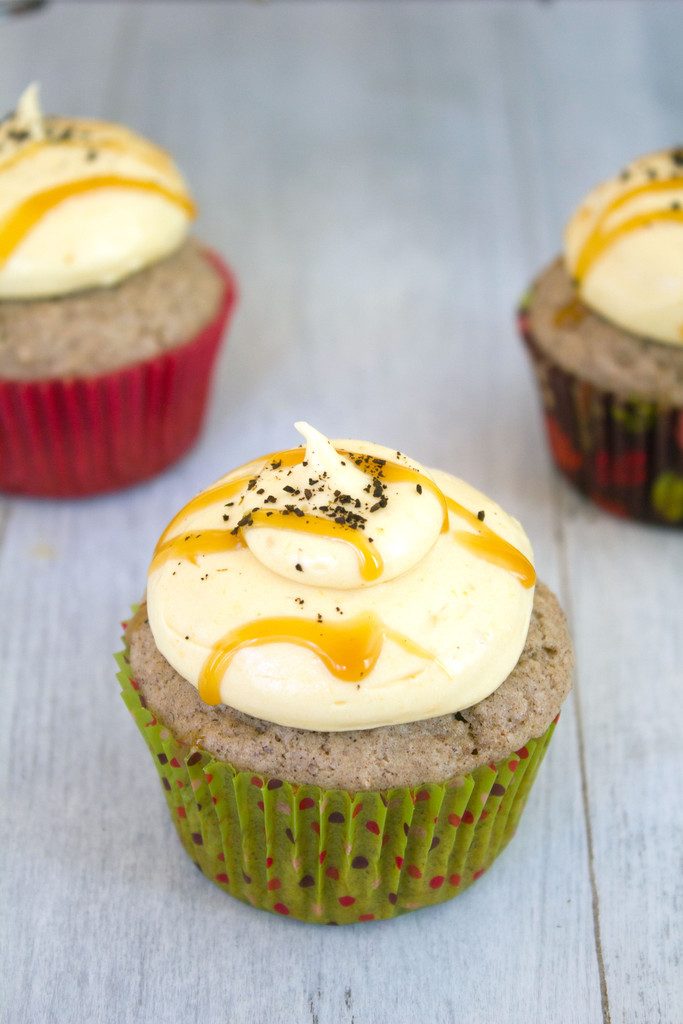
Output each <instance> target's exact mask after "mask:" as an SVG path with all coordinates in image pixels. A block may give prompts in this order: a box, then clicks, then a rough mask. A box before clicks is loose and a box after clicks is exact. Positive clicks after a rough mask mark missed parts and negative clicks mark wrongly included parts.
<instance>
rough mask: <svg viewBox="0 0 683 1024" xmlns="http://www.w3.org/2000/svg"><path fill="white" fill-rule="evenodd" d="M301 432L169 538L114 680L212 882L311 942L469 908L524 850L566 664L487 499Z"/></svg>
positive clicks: (443, 476) (189, 846) (523, 551)
mask: <svg viewBox="0 0 683 1024" xmlns="http://www.w3.org/2000/svg"><path fill="white" fill-rule="evenodd" d="M297 427H298V429H299V431H300V432H301V434H302V435H303V437H304V439H305V442H306V444H305V447H297V448H293V449H289V450H286V451H281V452H277V453H275V454H271V455H268V456H263V457H262V458H259V459H255V460H254V461H253V462H250V463H248V464H247V465H245V466H242V467H240V468H239V469H237V470H233V471H232V472H231V473H228V474H227V476H224V477H223V478H222V479H221V480H219V481H218V482H217V483H216V484H214V485H213V486H212V487H210V488H208V489H207V490H205V491H202V492H201V493H200V494H199V495H198V496H197V497H196V498H194V499H193V500H192V501H190V503H189V504H188V505H186V506H185V507H184V508H183V509H182V510H181V511H180V512H179V513H178V514H177V515H176V516H175V517H174V519H173V520H172V521H171V523H170V524H169V526H168V527H167V528H166V530H165V531H164V533H163V534H162V536H161V538H160V540H159V542H158V544H157V546H156V550H155V552H154V554H153V557H152V560H151V564H150V569H149V575H148V581H147V595H146V600H143V602H142V604H141V605H140V606H139V608H138V609H137V610H136V611H135V614H134V615H133V618H132V619H131V621H130V622H129V623H128V625H127V628H126V633H125V650H124V651H123V652H122V654H120V655H119V656H118V661H119V665H120V669H121V671H120V673H119V679H120V682H121V687H122V691H123V698H124V700H125V702H126V704H127V706H128V708H129V709H130V711H131V713H132V715H133V718H134V719H135V721H136V723H137V725H138V727H139V729H140V732H141V733H142V736H143V737H144V739H145V741H146V743H147V745H148V747H149V749H150V752H151V754H152V759H153V761H154V764H155V766H156V768H157V770H158V772H159V776H160V779H161V784H162V786H163V791H164V794H165V796H166V799H167V802H168V808H169V811H170V814H171V818H172V820H173V823H174V825H175V827H176V829H177V832H178V835H179V836H180V840H181V842H182V844H183V846H184V847H185V849H186V851H187V852H188V854H189V855H190V856H191V857H192V859H193V860H194V862H195V864H196V865H197V867H198V868H199V869H200V870H201V871H202V872H203V873H204V874H205V875H206V876H207V878H209V879H211V880H212V881H213V882H215V883H216V885H218V886H219V887H220V888H221V889H223V890H224V891H225V892H228V893H230V894H231V895H233V896H235V897H237V898H238V899H241V900H244V901H247V902H248V903H251V904H252V905H253V906H255V907H260V908H262V909H265V910H270V911H273V912H275V913H278V914H282V915H285V916H287V915H291V916H292V917H295V918H299V919H300V920H303V921H310V922H319V923H327V924H344V923H350V922H354V921H370V920H375V919H382V918H390V917H394V916H396V915H398V914H402V913H404V912H406V911H409V910H415V909H417V908H420V907H424V906H428V905H431V904H435V903H439V902H441V901H443V900H446V899H449V898H451V897H453V896H455V895H456V894H458V893H460V892H462V891H463V890H464V889H465V888H466V887H467V886H468V885H470V883H471V882H473V881H474V880H475V879H477V878H479V876H480V875H481V874H482V873H483V872H484V871H485V870H486V869H487V868H488V867H489V866H490V865H491V863H492V862H493V860H494V859H495V858H496V857H497V855H498V854H499V853H500V851H501V850H502V849H503V848H504V846H505V845H506V844H507V842H508V841H509V840H510V839H511V837H512V835H513V834H514V831H515V829H516V826H517V822H518V819H519V816H520V813H521V811H522V808H523V807H524V803H525V801H526V798H527V795H528V792H529V789H530V786H531V783H532V782H533V779H534V776H535V774H536V771H537V769H538V766H539V764H540V762H541V760H542V758H543V755H544V753H545V749H546V746H547V744H548V742H549V740H550V737H551V734H552V732H553V728H554V725H555V722H556V721H557V717H558V714H559V711H560V706H561V704H562V702H563V700H564V699H565V697H566V696H567V693H568V691H569V689H570V686H571V666H572V654H571V644H570V640H569V637H568V634H567V627H566V623H565V619H564V616H563V614H562V612H561V610H560V608H559V606H558V603H557V601H556V599H555V597H554V596H553V595H552V594H551V592H550V591H549V590H548V589H547V587H545V586H543V584H540V583H539V584H538V585H535V580H536V577H535V571H534V567H533V561H532V559H533V556H532V551H531V546H530V544H529V541H528V539H527V537H526V534H525V533H524V531H523V529H522V527H521V526H520V524H519V523H518V522H517V521H516V520H514V519H512V518H511V517H510V516H508V515H506V513H505V512H504V511H503V510H502V509H501V508H500V507H499V506H498V505H496V504H495V503H494V502H493V501H491V500H490V499H489V498H487V497H486V496H485V495H483V494H481V493H480V492H479V491H477V490H475V489H474V488H473V487H470V486H469V485H468V484H466V483H464V482H463V481H462V480H458V479H456V478H455V477H453V476H450V475H449V474H447V473H443V472H437V471H427V470H426V469H424V468H423V467H421V466H420V465H419V464H418V463H417V462H415V461H414V460H412V459H410V458H408V457H407V456H406V455H404V454H402V453H401V452H397V451H392V450H389V449H387V448H383V447H380V446H378V445H374V444H369V443H366V442H361V441H335V442H330V441H329V440H328V439H327V438H326V437H324V436H323V435H322V434H320V433H319V432H318V431H316V430H314V429H313V428H312V427H310V426H309V425H308V424H305V423H301V424H297ZM162 855H164V856H165V855H166V854H165V852H164V853H162Z"/></svg>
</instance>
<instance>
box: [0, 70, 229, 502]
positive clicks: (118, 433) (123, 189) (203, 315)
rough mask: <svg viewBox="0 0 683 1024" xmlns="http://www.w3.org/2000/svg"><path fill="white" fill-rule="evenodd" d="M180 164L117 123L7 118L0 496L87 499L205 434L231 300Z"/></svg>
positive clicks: (0, 237)
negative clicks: (198, 227) (194, 226)
mask: <svg viewBox="0 0 683 1024" xmlns="http://www.w3.org/2000/svg"><path fill="white" fill-rule="evenodd" d="M194 215H195V208H194V204H193V202H192V199H191V197H190V195H189V193H188V190H187V186H186V185H185V182H184V181H183V179H182V177H181V175H180V173H179V172H178V170H177V168H176V167H175V165H174V164H173V162H172V161H171V159H170V157H169V156H168V155H167V154H166V153H165V152H164V151H163V150H161V149H159V148H158V147H157V146H154V145H152V143H150V142H147V141H146V140H145V139H143V138H141V137H140V136H138V135H135V134H134V133H133V132H131V131H129V130H128V129H126V128H123V127H121V126H119V125H114V124H106V123H103V122H99V121H87V120H81V119H78V120H76V119H72V118H68V119H67V118H62V117H47V116H43V114H42V113H41V110H40V106H39V103H38V97H37V90H36V88H35V86H31V87H30V88H29V89H27V90H26V92H25V93H24V95H23V96H22V98H21V100H20V101H19V104H18V106H17V109H16V110H15V111H14V112H13V113H12V114H10V115H9V116H8V117H6V118H5V119H4V121H2V122H0V490H5V491H12V492H17V493H22V494H34V495H55V496H61V495H63V496H67V495H84V494H93V493H95V492H98V491H105V490H112V489H115V488H119V487H124V486H127V485H128V484H132V483H135V482H136V481H139V480H142V479H144V478H145V477H148V476H150V475H151V474H153V473H156V472H158V471H159V470H161V469H163V467H164V466H166V465H168V464H169V463H170V462H172V461H173V460H174V459H177V458H178V457H179V456H180V455H182V454H183V453H184V452H186V451H187V449H188V448H189V447H190V446H191V445H192V443H193V442H194V441H195V439H196V438H197V435H198V432H199V429H200V426H201V422H202V418H203V414H204V408H205V404H206V398H207V392H208V387H209V382H210V377H211V373H212V368H213V364H214V361H215V357H216V353H217V350H218V346H219V343H220V340H221V336H222V334H223V330H224V328H225V326H226V322H227V320H228V317H229V315H230V312H231V309H232V306H233V304H234V301H235V284H234V281H233V279H232V276H231V274H230V272H229V271H228V269H227V267H226V266H225V265H224V264H223V263H222V262H221V260H220V259H219V257H218V256H217V255H216V254H215V253H213V252H211V251H209V250H207V249H205V248H204V247H203V246H201V245H200V244H199V243H198V242H196V241H195V240H193V239H191V238H190V237H189V228H190V224H191V222H192V220H193V218H194Z"/></svg>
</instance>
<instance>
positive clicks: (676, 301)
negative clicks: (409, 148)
mask: <svg viewBox="0 0 683 1024" xmlns="http://www.w3.org/2000/svg"><path fill="white" fill-rule="evenodd" d="M564 251H565V262H566V265H567V269H568V271H569V273H570V275H571V276H572V277H573V278H574V280H575V281H576V284H577V287H578V290H579V294H580V297H581V298H582V299H583V301H584V302H585V303H586V305H587V306H590V307H591V309H593V310H594V311H595V312H596V313H599V314H600V315H602V316H603V317H605V319H607V320H609V321H611V322H612V323H614V324H616V325H617V326H619V327H621V328H623V329H624V330H626V331H630V332H631V333H633V334H637V335H641V336H645V337H647V338H653V339H655V340H657V341H662V342H667V343H670V344H678V345H683V148H677V149H673V150H662V151H661V152H658V153H651V154H649V155H647V156H642V157H639V158H638V159H637V160H634V161H633V163H631V164H629V165H628V167H626V169H625V170H623V171H622V172H621V174H619V175H618V176H617V177H615V178H612V179H610V180H609V181H606V182H603V183H602V184H600V185H598V186H597V188H595V189H593V191H592V192H590V193H589V195H588V196H587V197H586V198H585V199H584V201H583V203H582V204H581V206H580V207H579V208H578V210H577V211H576V212H575V213H574V215H573V216H572V218H571V219H570V221H569V223H568V225H567V228H566V231H565V249H564Z"/></svg>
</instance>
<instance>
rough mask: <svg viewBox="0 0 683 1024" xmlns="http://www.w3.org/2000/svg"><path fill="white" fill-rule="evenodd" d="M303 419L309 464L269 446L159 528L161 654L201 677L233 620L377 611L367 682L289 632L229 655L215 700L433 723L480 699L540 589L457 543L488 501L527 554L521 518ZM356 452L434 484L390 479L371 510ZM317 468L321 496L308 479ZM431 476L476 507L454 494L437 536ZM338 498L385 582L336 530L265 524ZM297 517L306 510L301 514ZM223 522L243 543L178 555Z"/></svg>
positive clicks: (319, 718) (487, 509)
mask: <svg viewBox="0 0 683 1024" xmlns="http://www.w3.org/2000/svg"><path fill="white" fill-rule="evenodd" d="M299 427H300V430H301V431H302V433H303V434H304V436H305V437H306V439H307V442H308V444H307V448H306V452H305V459H304V461H303V462H302V463H301V465H299V466H290V467H287V466H286V465H285V461H286V460H284V461H283V460H280V459H279V458H278V457H277V456H276V457H269V458H267V459H259V460H256V461H255V462H253V463H250V464H249V465H247V466H246V467H241V468H240V469H239V470H235V471H233V472H232V473H229V474H228V475H227V476H225V477H223V478H222V480H221V481H219V482H218V484H215V485H213V487H212V488H209V489H208V490H207V491H206V492H202V495H200V496H199V498H198V499H196V500H195V504H194V508H193V507H191V506H192V503H190V506H188V511H185V510H183V511H182V512H181V513H179V514H178V516H176V518H175V519H174V520H173V522H172V523H171V524H170V527H169V528H168V529H167V530H166V532H165V533H164V535H163V536H162V538H161V541H160V544H159V546H158V548H157V551H161V556H159V557H157V558H155V560H154V561H153V563H152V566H151V568H150V573H149V579H148V592H147V607H148V614H149V622H150V626H151V629H152V632H153V635H154V639H155V642H156V645H157V647H158V648H159V650H160V651H161V653H162V654H163V655H164V657H165V658H166V660H167V661H168V662H169V663H170V664H171V665H172V666H173V667H174V668H175V669H176V670H177V671H178V672H179V673H180V674H181V675H182V676H183V677H184V678H185V679H187V680H189V681H190V682H191V683H192V684H193V685H195V686H199V684H200V677H201V676H202V671H203V670H204V669H205V666H206V664H207V659H209V658H210V655H211V653H212V651H213V650H214V649H215V647H216V645H217V644H218V643H219V642H220V640H221V638H224V637H225V635H226V633H228V632H230V631H232V630H236V629H239V628H240V627H245V626H247V625H249V624H254V623H257V624H258V623H263V622H264V621H266V620H274V619H276V618H277V617H282V616H285V617H287V621H291V620H292V619H294V620H296V621H297V623H298V622H302V623H308V624H310V623H315V622H320V623H323V624H335V623H336V624H340V623H348V622H354V621H361V620H363V618H364V617H365V618H366V619H367V617H368V616H370V617H374V619H375V620H377V621H381V623H382V628H383V630H384V641H383V643H382V644H381V651H380V653H379V656H378V658H377V660H376V663H375V664H374V667H372V669H371V670H370V671H369V672H368V673H367V674H366V675H364V676H363V678H362V679H358V680H355V679H354V680H353V681H348V680H347V679H342V678H339V677H338V676H337V675H335V674H333V673H332V671H330V669H329V668H328V667H327V666H326V664H325V663H324V661H323V660H322V658H321V657H319V656H318V655H317V654H316V653H315V651H314V650H311V649H310V648H306V647H304V646H301V645H298V644H296V643H294V642H287V641H286V640H283V639H282V638H280V639H276V640H275V641H274V642H268V643H258V644H247V645H245V646H243V647H241V648H240V649H239V650H237V651H236V653H234V656H233V657H232V660H231V661H230V662H229V664H228V666H227V668H226V670H225V672H224V674H223V675H222V677H221V678H220V680H219V686H220V689H219V692H220V700H221V702H223V703H226V704H229V705H231V706H232V707H234V708H237V709H238V710H240V711H243V712H245V713H247V714H249V715H253V716H255V717H257V718H262V719H265V720H267V721H271V722H276V723H279V724H282V725H290V726H294V727H298V728H303V729H314V730H333V731H339V730H348V729H365V728H372V727H375V726H382V725H393V724H397V723H401V722H410V721H417V720H420V719H424V718H431V717H434V716H436V715H442V714H445V713H448V712H455V711H458V710H460V709H462V708H466V707H470V706H471V705H473V704H475V703H477V702H478V701H480V700H482V699H483V698H484V697H486V696H487V695H488V694H489V693H491V692H492V691H493V690H495V689H496V688H497V687H498V686H499V685H500V684H501V683H502V682H503V680H504V679H506V678H507V676H508V675H509V673H510V672H511V670H512V669H513V667H514V666H515V664H516V662H517V660H518V658H519V656H520V653H521V651H522V649H523V647H524V643H525V640H526V635H527V632H528V627H529V619H530V616H531V608H532V604H533V586H532V585H529V583H531V582H532V581H527V585H526V586H523V585H522V583H521V582H520V579H519V578H518V576H517V575H515V574H514V573H513V572H511V571H510V569H509V568H508V567H506V566H505V565H501V564H496V560H495V558H494V559H493V560H489V558H487V557H486V556H485V555H484V556H482V553H480V552H479V551H477V550H473V549H472V548H471V547H470V546H468V544H467V543H463V540H462V538H463V537H464V538H465V540H467V539H468V538H469V539H470V540H471V539H472V536H473V535H474V534H475V533H476V524H477V523H478V521H479V520H478V519H477V518H476V516H477V513H479V512H480V510H481V513H483V514H484V515H485V520H484V521H485V523H486V525H487V527H488V528H489V529H490V530H493V531H494V533H495V535H497V537H498V538H502V540H503V541H505V542H508V544H509V545H513V546H514V548H515V549H517V552H515V553H516V554H518V553H519V552H521V553H522V554H523V555H524V556H526V558H528V559H531V558H532V552H531V546H530V544H529V540H528V538H527V536H526V534H525V533H524V531H523V529H522V527H521V526H520V525H519V523H518V522H517V521H516V520H514V519H512V518H511V517H510V516H508V515H506V513H505V512H503V510H502V509H501V508H499V507H498V506H497V505H496V504H495V503H494V502H492V501H491V500H490V499H489V498H487V497H485V496H484V495H483V494H481V493H480V492H478V491H476V490H475V489H474V488H472V487H470V486H469V485H468V484H466V483H464V482H463V481H461V480H458V479H456V478H455V477H452V476H450V475H448V474H447V473H442V472H437V471H433V472H432V473H431V474H428V473H427V472H426V471H425V470H423V469H421V467H419V465H418V464H417V463H414V462H412V461H411V460H408V459H406V458H405V456H402V455H400V454H399V453H396V452H394V451H390V450H388V449H386V448H382V447H380V446H378V445H373V444H369V443H366V442H361V441H335V442H333V445H334V448H332V446H331V445H330V443H329V442H327V440H326V439H325V438H324V437H323V436H322V435H321V434H319V433H318V432H317V431H314V430H313V429H312V428H311V427H308V425H306V424H300V425H299ZM334 449H336V451H335V450H334ZM347 452H351V453H357V454H358V455H360V456H366V457H367V459H366V461H365V462H362V460H361V462H362V465H365V467H366V469H370V467H371V466H373V465H379V463H376V462H373V461H372V460H378V459H379V460H388V461H390V462H392V463H394V464H396V463H397V464H398V465H399V466H401V467H407V468H413V469H415V468H417V469H419V471H420V472H421V473H422V474H423V476H422V478H421V479H422V480H423V481H424V482H425V486H422V485H420V489H419V490H418V485H417V484H416V483H415V478H412V479H406V480H404V481H402V482H399V481H396V482H394V483H392V482H391V480H390V479H389V477H387V483H386V485H384V486H385V488H386V489H385V490H383V491H382V493H383V494H384V495H385V496H386V497H387V501H386V504H385V505H383V506H381V507H380V508H377V509H375V511H374V512H371V511H370V510H369V509H366V503H365V502H364V499H365V498H366V497H367V493H366V492H365V490H364V488H366V487H367V486H368V484H369V485H370V487H371V490H374V487H375V486H376V485H375V484H374V483H373V476H372V473H371V472H365V473H364V472H361V470H360V469H359V468H358V467H356V466H355V465H352V464H351V462H350V460H349V458H348V456H347V455H346V454H343V453H347ZM301 458H304V453H303V452H302V453H301ZM279 462H281V465H278V463H279ZM274 465H275V467H276V468H275V469H274V468H273V466H274ZM288 469H289V470H291V475H287V473H288ZM323 474H327V476H326V477H324V478H323ZM321 478H322V479H323V488H322V490H320V491H316V490H315V487H316V485H315V484H313V485H309V484H308V481H309V480H313V481H320V480H321ZM239 480H242V483H241V484H238V485H236V486H237V490H236V493H235V494H234V495H233V496H231V497H229V501H228V500H226V495H225V494H223V495H219V494H218V491H217V487H222V486H223V485H224V484H226V483H227V484H229V483H230V482H231V481H239ZM428 481H434V482H435V483H436V485H437V487H438V489H440V491H441V492H442V494H443V495H446V496H447V497H448V498H451V499H454V500H455V502H457V503H459V504H460V505H461V506H463V507H464V509H466V510H469V513H472V512H473V513H474V516H473V517H472V516H470V515H468V514H467V513H465V512H464V510H463V514H462V515H460V514H459V513H458V511H457V505H456V506H454V507H455V509H456V511H451V512H450V524H449V525H450V529H449V530H447V531H446V532H442V531H441V526H442V508H443V506H442V505H441V504H440V502H439V497H438V493H437V496H435V495H434V493H432V488H431V486H430V485H428ZM285 487H289V488H292V489H293V490H294V491H297V490H298V491H302V487H303V488H304V489H308V490H310V492H311V494H310V496H306V494H305V490H304V491H303V492H302V493H300V494H293V493H292V490H284V488H285ZM337 492H338V493H337ZM330 494H331V495H332V497H333V498H334V497H335V494H336V500H337V502H339V501H340V499H341V498H342V497H344V498H346V497H351V499H352V501H351V502H348V501H347V502H344V503H341V504H340V505H339V506H338V507H341V508H342V509H344V508H349V507H350V506H351V505H352V506H353V512H354V513H356V514H358V515H362V516H363V517H364V519H365V524H364V528H362V529H359V534H360V535H362V539H363V540H364V541H368V540H369V538H370V537H372V538H373V544H374V545H376V547H377V550H378V552H379V554H380V556H381V559H382V561H383V563H384V569H383V571H382V573H381V575H380V576H379V578H378V579H377V580H375V581H368V580H366V579H363V578H362V577H361V576H359V570H358V564H359V560H358V552H357V551H356V549H355V548H354V546H353V545H352V544H351V543H349V542H347V541H344V540H343V539H342V538H341V537H337V536H331V537H324V536H318V535H314V534H313V535H312V534H310V533H309V531H308V530H307V529H304V530H296V531H294V530H292V531H290V530H289V529H288V528H285V529H277V530H276V529H273V528H269V527H267V526H265V525H263V520H258V522H257V521H256V520H257V518H258V516H259V515H260V514H261V513H262V512H264V510H269V511H272V512H273V513H275V512H281V511H282V510H283V509H285V508H286V505H287V504H290V505H291V506H292V508H299V507H301V509H302V510H303V509H306V510H307V511H304V512H303V515H304V517H306V516H308V515H310V514H313V515H316V516H318V515H320V514H321V508H322V505H323V501H324V504H325V505H326V506H327V516H325V513H324V512H323V513H322V518H327V519H328V520H330V521H334V514H333V510H330V509H329V504H328V503H329V495H330ZM214 495H217V496H216V497H214ZM269 498H271V499H274V500H270V501H267V499H269ZM286 499H291V500H286ZM356 500H358V501H360V502H361V505H360V507H358V506H356V504H355V502H356ZM377 500H378V499H375V500H374V503H375V504H376V503H377ZM299 501H301V506H299V504H298V502H299ZM256 508H258V509H259V511H258V512H255V511H254V510H255V509H256ZM290 514H291V515H292V517H293V519H296V520H298V519H299V518H300V513H290ZM226 516H227V517H229V518H228V519H227V521H226V518H225V517H226ZM472 520H473V521H474V524H475V526H474V527H473V526H472ZM266 521H267V520H266ZM233 524H234V525H233ZM239 524H242V525H241V526H240V525H239ZM219 530H224V531H226V532H227V533H228V534H229V531H230V530H235V531H238V532H239V530H242V532H243V535H244V540H245V543H244V544H241V545H240V546H237V547H234V546H233V547H232V548H231V549H230V550H221V549H220V546H219V547H217V548H215V549H213V550H212V551H208V549H207V553H204V554H201V553H196V557H195V560H194V561H193V560H192V559H191V557H189V556H187V555H186V556H185V557H183V554H182V544H183V543H186V542H187V541H189V542H190V543H192V538H195V537H197V535H198V534H200V533H201V532H202V531H204V533H203V538H207V537H218V538H219V539H220V534H218V533H217V531H219ZM207 531H208V532H207ZM229 535H230V536H231V537H233V536H235V535H234V534H229ZM175 537H177V538H179V543H180V547H179V548H177V549H176V548H172V557H165V556H164V551H163V550H162V549H163V548H164V545H165V544H166V545H168V544H169V543H170V542H171V540H172V538H175ZM508 550H511V549H508ZM518 557H520V558H521V556H518ZM521 560H522V561H524V559H523V558H521ZM526 564H528V563H526ZM297 566H299V567H300V568H297ZM532 579H533V574H532ZM200 692H201V690H200Z"/></svg>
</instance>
